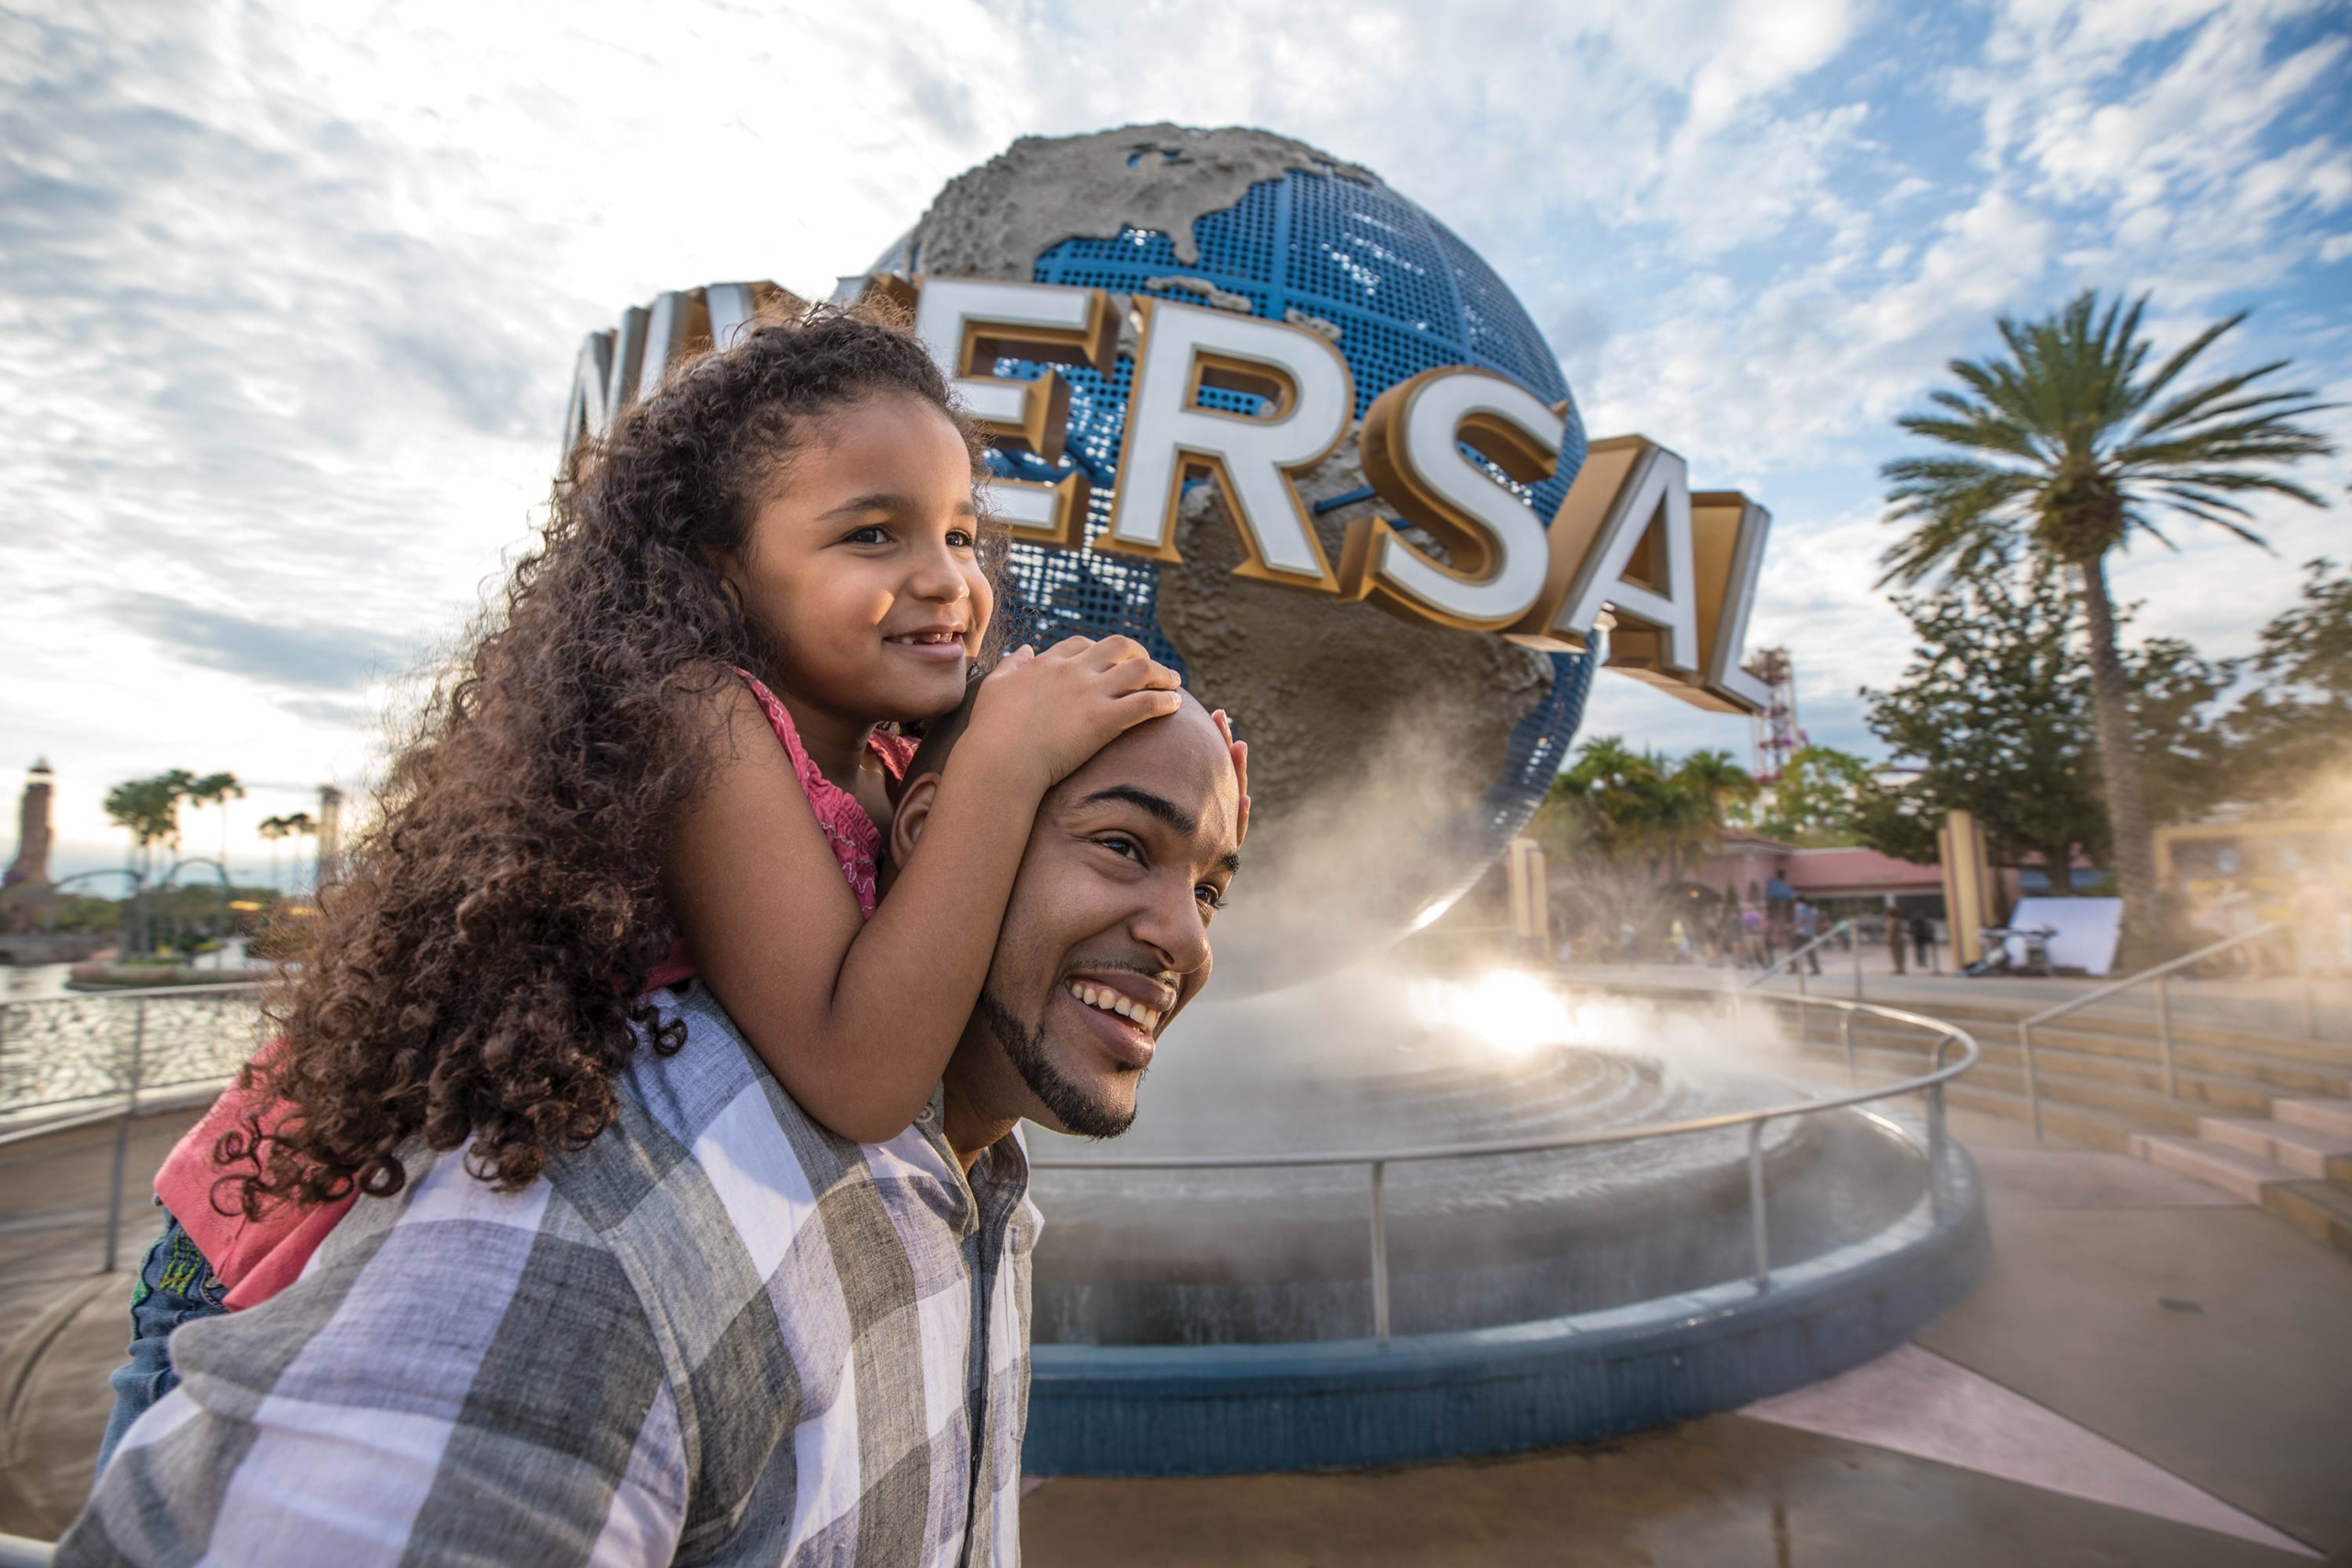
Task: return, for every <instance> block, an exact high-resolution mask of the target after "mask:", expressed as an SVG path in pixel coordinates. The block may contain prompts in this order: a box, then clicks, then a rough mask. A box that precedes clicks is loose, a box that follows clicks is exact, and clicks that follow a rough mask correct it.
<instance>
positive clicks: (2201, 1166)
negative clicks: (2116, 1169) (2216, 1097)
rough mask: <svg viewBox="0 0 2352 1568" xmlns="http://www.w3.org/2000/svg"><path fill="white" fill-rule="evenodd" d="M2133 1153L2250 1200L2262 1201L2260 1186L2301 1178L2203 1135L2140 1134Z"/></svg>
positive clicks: (2296, 1173) (2254, 1201) (2297, 1172)
mask: <svg viewBox="0 0 2352 1568" xmlns="http://www.w3.org/2000/svg"><path fill="white" fill-rule="evenodd" d="M2131 1152H2132V1154H2133V1155H2135V1156H2138V1157H2139V1158H2141V1159H2143V1160H2146V1161H2147V1162H2148V1163H2149V1164H2151V1165H2156V1166H2162V1167H2163V1168H2165V1169H2166V1170H2177V1171H2178V1172H2179V1173H2180V1174H2181V1175H2183V1176H2193V1177H2195V1178H2197V1179H2199V1181H2203V1182H2207V1183H2209V1184H2211V1186H2215V1187H2218V1188H2220V1189H2221V1190H2222V1191H2224V1192H2227V1193H2229V1194H2230V1195H2231V1196H2233V1197H2235V1198H2243V1199H2245V1201H2247V1202H2249V1203H2259V1202H2261V1201H2262V1193H2263V1189H2264V1188H2266V1187H2268V1186H2270V1185H2272V1184H2273V1183H2278V1182H2289V1181H2299V1180H2301V1179H2303V1178H2302V1175H2301V1172H2300V1171H2296V1170H2293V1169H2290V1168H2288V1167H2286V1166H2283V1165H2280V1164H2279V1163H2278V1161H2276V1160H2270V1159H2265V1158H2263V1157H2262V1156H2260V1155H2250V1154H2248V1153H2246V1152H2245V1150H2244V1149H2234V1148H2232V1147H2230V1146H2229V1145H2226V1144H2216V1143H2212V1142H2210V1141H2209V1140H2207V1139H2204V1138H2183V1137H2178V1136H2176V1135H2174V1134H2167V1133H2140V1134H2134V1135H2133V1136H2132V1139H2131Z"/></svg>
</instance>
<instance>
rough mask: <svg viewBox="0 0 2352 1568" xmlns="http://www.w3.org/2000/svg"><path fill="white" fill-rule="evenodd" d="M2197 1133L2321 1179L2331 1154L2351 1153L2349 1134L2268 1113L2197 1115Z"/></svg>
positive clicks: (2242, 1151)
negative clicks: (2268, 1115)
mask: <svg viewBox="0 0 2352 1568" xmlns="http://www.w3.org/2000/svg"><path fill="white" fill-rule="evenodd" d="M2197 1135H2198V1136H2199V1138H2200V1139H2203V1140H2204V1141H2206V1142H2208V1143H2215V1144H2221V1145H2224V1146H2226V1147H2229V1148H2233V1149H2236V1150H2237V1151H2238V1152H2240V1153H2241V1154H2249V1155H2253V1156H2256V1158H2259V1159H2267V1160H2268V1161H2270V1162H2271V1163H2272V1164H2273V1165H2283V1166H2285V1167H2286V1168H2288V1169H2290V1170H2292V1171H2294V1172H2296V1173H2297V1174H2299V1175H2302V1176H2308V1177H2312V1178H2314V1179H2318V1180H2321V1181H2324V1180H2326V1179H2327V1162H2328V1160H2329V1158H2330V1157H2331V1156H2345V1155H2352V1137H2347V1136H2346V1135H2344V1134H2337V1133H2326V1132H2322V1131H2320V1130H2318V1129H2316V1128H2312V1127H2299V1126H2297V1125H2296V1124H2295V1123H2293V1122H2284V1121H2278V1120H2274V1119H2272V1118H2269V1117H2264V1118H2255V1117H2237V1116H2200V1117H2199V1118H2198V1121H2197Z"/></svg>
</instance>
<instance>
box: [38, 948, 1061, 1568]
mask: <svg viewBox="0 0 2352 1568" xmlns="http://www.w3.org/2000/svg"><path fill="white" fill-rule="evenodd" d="M662 1006H663V1009H664V1011H665V1013H669V1014H672V1015H674V1016H678V1017H683V1018H684V1020H685V1021H686V1027H687V1038H686V1045H685V1048H684V1050H682V1051H680V1052H679V1053H678V1054H677V1055H674V1056H670V1057H660V1056H656V1055H653V1054H652V1053H651V1052H650V1051H644V1052H640V1053H639V1055H638V1056H637V1059H636V1061H635V1063H634V1065H633V1066H631V1068H630V1070H629V1072H628V1075H627V1077H625V1079H624V1081H623V1086H622V1094H621V1114H620V1119H619V1121H618V1122H616V1124H615V1125H614V1126H612V1127H611V1128H608V1129H607V1130H606V1131H605V1133H604V1134H603V1135H601V1136H599V1137H598V1138H597V1139H596V1140H595V1141H594V1143H593V1144H591V1145H589V1146H588V1148H586V1149H585V1150H582V1151H581V1152H580V1153H578V1154H573V1155H566V1156H559V1157H558V1158H556V1159H555V1160H553V1161H552V1162H550V1164H549V1167H548V1173H547V1175H546V1176H545V1177H544V1178H543V1179H541V1180H539V1181H537V1182H536V1183H534V1184H533V1185H532V1186H530V1187H528V1188H526V1189H525V1190H523V1191H521V1192H516V1193H512V1194H500V1193H496V1192H493V1191H492V1190H490V1189H489V1188H488V1187H486V1186H485V1185H483V1184H482V1183H481V1182H480V1181H478V1180H475V1179H473V1178H472V1177H470V1176H469V1175H467V1174H466V1172H465V1169H464V1160H463V1156H462V1151H460V1152H458V1153H453V1154H448V1155H443V1156H437V1157H436V1156H433V1155H431V1154H429V1153H419V1154H417V1155H416V1156H414V1157H413V1159H412V1160H411V1161H410V1164H409V1174H410V1179H409V1185H408V1186H407V1188H406V1189H405V1190H403V1191H402V1192H401V1195H400V1196H399V1197H397V1198H393V1199H390V1200H385V1201H374V1200H362V1201H361V1202H360V1203H359V1204H358V1205H357V1207H356V1208H355V1209H354V1210H353V1211H352V1213H351V1214H350V1217H349V1218H347V1219H346V1220H345V1222H344V1223H343V1224H341V1225H340V1226H338V1227H337V1228H336V1230H335V1232H334V1235H333V1236H332V1237H331V1238H330V1239H329V1240H328V1241H327V1243H326V1244H325V1245H324V1246H323V1247H321V1248H320V1249H319V1251H318V1253H317V1255H316V1256H315V1257H314V1258H312V1259H311V1266H310V1268H309V1269H308V1270H307V1271H306V1272H305V1273H304V1274H303V1276H302V1278H301V1280H300V1281H299V1282H297V1283H296V1284H295V1285H294V1286H292V1287H291V1288H290V1289H288V1290H287V1291H286V1292H283V1293H281V1294H280V1295H278V1296H277V1298H275V1299H274V1300H272V1301H269V1302H267V1303H264V1304H262V1305H260V1306H257V1307H255V1308H254V1309H253V1310H251V1311H249V1312H241V1313H235V1314H231V1315H229V1316H227V1317H222V1318H214V1319H210V1320H206V1321H201V1322H198V1323H193V1324H190V1325H187V1326H186V1327H184V1328H183V1329H181V1330H180V1331H179V1332H178V1333H177V1334H175V1336H174V1337H173V1339H172V1356H173V1359H174V1361H175V1364H176V1365H177V1366H178V1368H179V1371H180V1374H181V1377H182V1379H183V1382H182V1385H181V1387H180V1388H179V1389H178V1390H176V1391H175V1392H174V1393H172V1394H171V1395H169V1396H168V1397H167V1398H165V1399H164V1401H163V1402H162V1403H160V1404H157V1405H156V1407H155V1408H154V1409H153V1410H152V1411H150V1412H149V1413H148V1414H147V1415H146V1416H144V1417H142V1418H141V1420H140V1422H139V1424H138V1425H137V1426H135V1427H132V1428H131V1430H130V1435H129V1437H128V1438H125V1440H124V1442H123V1445H122V1448H121V1449H120V1450H119V1452H118V1453H117V1454H116V1456H115V1459H114V1461H113V1463H112V1464H111V1465H109V1466H108V1467H107V1473H106V1475H105V1477H104V1479H103V1480H102V1482H101V1483H100V1484H99V1486H98V1489H97V1492H96V1495H94V1496H93V1497H92V1499H91V1503H90V1506H89V1508H88V1509H87V1510H86V1511H85V1513H84V1515H83V1517H81V1518H80V1519H79V1520H78V1521H76V1523H75V1525H74V1529H73V1530H72V1531H71V1532H70V1533H69V1534H68V1535H67V1536H66V1539H65V1540H64V1541H63V1542H62V1543H61V1544H60V1546H59V1549H58V1554H57V1562H58V1563H59V1564H60V1565H61V1568H74V1565H78V1564H84V1563H101V1562H136V1563H142V1564H158V1565H162V1564H171V1565H178V1564H198V1563H203V1564H216V1563H217V1564H223V1565H235V1568H256V1565H263V1564H277V1563H300V1564H303V1565H305V1568H308V1565H311V1564H321V1563H324V1564H331V1565H333V1568H372V1565H376V1564H381V1565H383V1568H393V1565H395V1564H403V1565H405V1564H425V1563H431V1564H441V1563H485V1564H489V1563H494V1564H499V1565H501V1568H506V1565H513V1564H540V1563H545V1564H569V1563H594V1564H624V1563H629V1564H634V1563H667V1562H679V1563H714V1564H746V1565H748V1564H762V1565H770V1564H775V1565H783V1564H790V1565H794V1568H798V1565H802V1564H812V1565H813V1564H820V1563H822V1564H851V1563H857V1564H893V1565H895V1564H918V1563H921V1564H933V1563H936V1564H966V1563H969V1564H983V1563H1013V1562H1017V1561H1018V1560H1019V1557H1020V1540H1019V1529H1018V1522H1019V1517H1018V1505H1019V1499H1020V1488H1021V1474H1020V1471H1021V1438H1022V1429H1023V1424H1024V1422H1025V1420H1026V1417H1027V1410H1028V1381H1029V1366H1028V1357H1029V1261H1030V1256H1031V1252H1032V1250H1033V1249H1034V1247H1035V1245H1036V1238H1037V1232H1038V1228H1039V1223H1040V1222H1039V1219H1038V1216H1037V1211H1036V1209H1035V1206H1034V1205H1032V1204H1031V1203H1030V1202H1029V1201H1028V1198H1027V1189H1028V1164H1027V1159H1026V1156H1024V1155H1023V1151H1022V1149H1021V1147H1020V1144H1019V1141H1018V1139H1017V1138H1008V1139H1006V1140H1004V1141H1003V1142H1002V1143H1000V1144H998V1145H996V1146H995V1147H994V1148H992V1149H990V1150H989V1152H988V1153H987V1154H986V1155H984V1156H982V1157H981V1159H980V1161H979V1163H978V1165H977V1166H976V1167H975V1168H974V1169H973V1172H972V1179H971V1180H970V1182H969V1183H967V1181H966V1180H965V1179H964V1176H963V1172H962V1170H961V1168H960V1167H959V1166H958V1165H957V1163H956V1158H955V1156H954V1153H953V1151H951V1150H950V1149H949V1148H948V1146H947V1145H946V1142H945V1141H944V1139H943V1138H942V1137H941V1135H940V1131H939V1103H938V1100H936V1099H934V1100H933V1104H932V1107H931V1109H930V1110H928V1111H925V1112H924V1114H923V1117H922V1120H921V1121H919V1122H917V1123H916V1125H915V1126H913V1127H911V1128H910V1129H909V1130H908V1131H907V1132H905V1133H903V1134H900V1135H899V1136H898V1137H897V1138H894V1139H892V1140H891V1141H890V1142H889V1143H888V1144H884V1145H857V1144H851V1143H847V1142H845V1141H843V1140H842V1139H840V1138H836V1137H834V1136H833V1135H832V1134H830V1133H828V1132H826V1131H825V1130H824V1129H823V1128H822V1127H820V1126H819V1125H818V1124H817V1123H815V1122H811V1121H810V1120H809V1118H808V1116H807V1115H806V1114H805V1113H803V1112H802V1111H800V1109H799V1108H798V1107H797V1106H796V1105H795V1104H793V1102H792V1101H791V1100H789V1099H787V1098H786V1096H785V1094H784V1093H783V1091H782V1089H779V1088H778V1087H777V1085H776V1082H775V1078H774V1077H771V1076H770V1075H769V1074H768V1072H767V1071H766V1069H765V1068H763V1067H762V1066H760V1064H759V1062H758V1061H757V1059H756V1058H754V1057H753V1056H752V1053H751V1051H750V1049H749V1048H748V1047H747V1046H746V1045H745V1044H744V1043H743V1041H742V1038H741V1036H740V1035H739V1034H738V1033H737V1032H736V1031H735V1029H734V1026H733V1025H732V1024H731V1023H730V1022H729V1021H728V1019H727V1017H726V1015H725V1014H724V1013H723V1012H721V1011H720V1010H719V1008H718V1003H717V1001H716V1000H715V999H714V998H712V997H711V996H710V994H709V992H708V991H707V990H705V989H704V988H702V987H699V986H697V987H693V988H692V989H690V990H689V991H688V992H687V993H686V994H685V996H684V998H682V999H681V998H663V1001H662Z"/></svg>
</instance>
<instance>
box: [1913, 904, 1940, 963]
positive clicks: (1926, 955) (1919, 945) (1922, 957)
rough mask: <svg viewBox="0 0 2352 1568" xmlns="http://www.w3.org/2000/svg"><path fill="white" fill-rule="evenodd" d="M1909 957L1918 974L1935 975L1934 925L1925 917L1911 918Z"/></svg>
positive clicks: (1916, 916)
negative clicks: (1914, 964)
mask: <svg viewBox="0 0 2352 1568" xmlns="http://www.w3.org/2000/svg"><path fill="white" fill-rule="evenodd" d="M1911 956H1912V958H1913V960H1914V961H1915V962H1916V963H1917V964H1918V966H1919V973H1920V974H1922V975H1932V974H1934V973H1936V923H1935V922H1934V921H1933V920H1931V919H1928V917H1927V916H1925V915H1914V916H1912V917H1911Z"/></svg>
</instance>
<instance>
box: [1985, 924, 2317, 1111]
mask: <svg viewBox="0 0 2352 1568" xmlns="http://www.w3.org/2000/svg"><path fill="white" fill-rule="evenodd" d="M2295 924H2296V922H2295V921H2293V920H2273V921H2271V922H2270V923H2269V924H2267V925H2261V926H2256V927H2255V929H2254V930H2252V931H2241V932H2239V933H2238V934H2237V935H2236V936H2233V937H2224V938H2222V940H2221V941H2220V942H2213V943H2211V944H2210V945H2208V946H2205V947H2200V948H2199V949H2198V950H2197V951H2196V952H2194V953H2183V954H2181V955H2180V956H2179V957H2178V958H2173V959H2167V960H2165V962H2164V963H2162V964H2152V965H2150V966H2149V967H2147V968H2145V969H2143V970H2141V971H2140V972H2139V973H2138V974H2136V975H2127V976H2124V977H2123V978H2122V979H2120V980H2116V981H2113V982H2110V983H2109V984H2108V985H2104V986H2101V987H2098V989H2097V990H2095V991H2086V992H2084V993H2083V994H2082V995H2081V996H2079V997H2075V998H2072V999H2071V1000H2068V1001H2063V1002H2060V1003H2059V1004H2058V1005H2057V1006H2055V1007H2047V1008H2043V1009H2042V1010H2041V1011H2040V1012H2038V1013H2035V1014H2033V1015H2032V1016H2030V1017H2029V1018H2021V1019H2019V1020H2018V1052H2019V1053H2020V1054H2021V1055H2023V1056H2024V1058H2025V1104H2026V1114H2027V1115H2028V1117H2030V1119H2031V1121H2032V1122H2033V1137H2034V1141H2035V1142H2036V1143H2040V1142H2041V1084H2040V1082H2039V1081H2038V1077H2037V1075H2036V1073H2035V1070H2034V1062H2033V1026H2034V1025H2035V1024H2037V1023H2047V1022H2049V1021H2051V1020H2052V1019H2053V1018H2064V1016H2065V1015H2066V1014H2068V1013H2070V1012H2074V1011H2075V1010H2077V1009H2081V1008H2086V1007H2088V1006H2090V1005H2091V1004H2092V1003H2093V1002H2100V1001H2105V1000H2106V999H2107V998H2109V997H2112V996H2117V995H2120V993H2122V992H2124V991H2128V990H2130V989H2131V987H2134V986H2140V985H2145V984H2146V983H2147V982H2148V981H2150V980H2154V982H2155V983H2156V1038H2157V1041H2158V1043H2159V1045H2160V1047H2161V1049H2162V1051H2163V1055H2164V1064H2165V1099H2166V1100H2178V1099H2179V1098H2180V1083H2179V1078H2178V1076H2177V1073H2176V1072H2175V1070H2174V1067H2173V1058H2172V994H2171V992H2170V991H2169V990H2168V989H2167V988H2166V985H2167V982H2169V981H2170V980H2171V978H2172V976H2173V975H2174V974H2175V972H2177V971H2178V970H2182V969H2186V968H2188V966H2189V965H2191V964H2201V963H2203V962H2204V961H2205V960H2206V959H2208V958H2211V957H2212V956H2213V955H2214V954H2215V953H2227V952H2228V951H2229V950H2230V949H2232V948H2233V947H2243V946H2245V944H2246V943H2248V942H2257V941H2259V940H2261V939H2262V938H2264V937H2267V936H2270V935H2273V934H2275V933H2277V932H2278V931H2293V930H2294V929H2295ZM2316 1024H2317V1019H2316V1015H2315V1013H2314V1010H2313V1009H2312V986H2311V976H2308V975H2306V976H2303V1037H2304V1038H2305V1039H2307V1040H2316V1039H2318V1038H2319V1031H2318V1029H2317V1027H2316Z"/></svg>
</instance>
